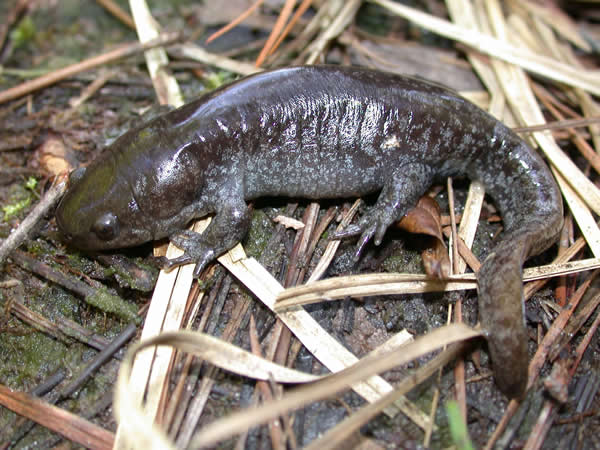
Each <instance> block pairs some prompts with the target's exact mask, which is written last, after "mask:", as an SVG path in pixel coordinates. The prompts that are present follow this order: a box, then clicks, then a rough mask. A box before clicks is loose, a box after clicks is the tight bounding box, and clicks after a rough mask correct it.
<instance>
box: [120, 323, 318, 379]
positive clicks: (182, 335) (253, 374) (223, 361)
mask: <svg viewBox="0 0 600 450" xmlns="http://www.w3.org/2000/svg"><path fill="white" fill-rule="evenodd" d="M152 346H169V347H174V348H177V349H178V350H181V351H183V352H186V353H191V354H193V355H195V356H198V357H199V358H202V359H204V360H205V361H207V362H210V363H211V364H214V365H215V366H218V367H220V368H221V369H225V370H228V371H230V372H233V373H237V374H238V375H244V376H247V377H250V378H254V379H258V380H269V379H270V378H272V379H273V380H274V381H276V382H278V383H307V382H309V381H314V380H316V379H318V378H319V377H318V376H316V375H311V374H307V373H303V372H299V371H297V370H294V369H290V368H287V367H285V366H281V365H279V364H275V363H274V362H272V361H269V360H268V359H264V358H261V357H258V356H256V355H254V354H252V353H250V352H247V351H246V350H243V349H241V348H239V347H237V346H235V345H233V344H230V343H228V342H226V341H223V340H221V339H218V338H216V337H214V336H211V335H208V334H205V333H200V332H197V331H187V330H180V331H174V332H168V333H161V334H159V335H158V336H154V337H152V338H150V339H147V340H144V341H142V342H139V343H138V344H136V345H135V346H132V347H131V349H130V350H129V351H130V352H131V354H136V353H138V352H139V351H140V350H142V349H145V348H148V347H152ZM123 367H124V369H123V370H128V371H131V358H129V359H127V361H126V362H125V361H124V363H123Z"/></svg>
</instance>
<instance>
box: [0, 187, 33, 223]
mask: <svg viewBox="0 0 600 450" xmlns="http://www.w3.org/2000/svg"><path fill="white" fill-rule="evenodd" d="M33 180H35V179H33ZM33 188H35V184H34V185H33ZM33 199H34V193H33V191H32V182H31V179H29V180H28V181H27V182H25V183H22V184H21V183H19V184H13V185H12V186H11V187H10V193H9V195H8V201H7V204H6V205H4V206H2V212H4V217H3V220H4V221H7V220H8V219H10V218H11V217H15V216H19V217H21V216H22V215H24V214H23V213H24V211H25V209H26V208H27V207H28V206H29V205H30V204H31V202H32V200H33Z"/></svg>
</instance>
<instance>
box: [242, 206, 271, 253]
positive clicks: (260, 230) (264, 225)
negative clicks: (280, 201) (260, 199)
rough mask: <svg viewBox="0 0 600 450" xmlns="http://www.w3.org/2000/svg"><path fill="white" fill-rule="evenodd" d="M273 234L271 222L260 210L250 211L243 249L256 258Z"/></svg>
mask: <svg viewBox="0 0 600 450" xmlns="http://www.w3.org/2000/svg"><path fill="white" fill-rule="evenodd" d="M272 234H273V222H271V219H269V217H268V216H267V215H266V214H265V213H264V212H263V211H261V210H254V211H253V212H252V221H251V222H250V230H249V231H248V235H247V236H246V238H245V240H244V249H245V250H246V253H247V254H248V255H249V256H252V257H254V258H257V257H258V256H260V255H261V254H262V253H263V251H264V250H265V247H266V246H267V243H268V242H269V239H270V238H271V235H272Z"/></svg>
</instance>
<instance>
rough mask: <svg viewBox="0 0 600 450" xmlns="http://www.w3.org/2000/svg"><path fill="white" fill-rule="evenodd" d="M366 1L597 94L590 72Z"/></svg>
mask: <svg viewBox="0 0 600 450" xmlns="http://www.w3.org/2000/svg"><path fill="white" fill-rule="evenodd" d="M370 1H372V2H373V3H377V4H378V5H380V6H383V7H384V8H386V9H388V10H389V11H391V12H392V13H394V14H397V15H399V16H402V17H404V18H406V19H408V20H410V21H411V22H413V23H415V24H417V25H419V26H421V27H423V28H425V29H427V30H429V31H432V32H434V33H437V34H440V35H442V36H445V37H447V38H448V39H452V40H455V41H457V42H460V43H462V44H465V45H468V46H469V47H472V48H473V49H475V50H477V51H479V52H481V53H484V54H487V55H489V56H493V57H496V58H498V59H501V60H504V61H506V62H509V63H511V64H515V65H517V66H519V67H522V68H523V69H526V70H528V71H531V72H533V73H536V74H538V75H541V76H543V77H545V78H549V79H551V80H554V81H558V82H561V83H564V84H567V85H570V86H574V87H580V88H582V89H585V90H587V91H589V92H591V93H593V94H596V95H600V82H599V81H598V75H597V74H596V73H594V72H591V71H585V70H577V69H574V68H573V67H571V66H569V65H566V64H562V63H560V62H558V61H556V60H554V59H552V58H547V57H544V56H540V55H538V54H536V53H534V52H531V51H529V50H524V49H520V48H516V47H514V46H512V45H509V44H507V43H505V42H502V41H501V40H499V39H495V38H493V37H491V36H489V35H487V34H484V33H480V32H478V31H475V30H470V29H466V28H462V27H459V26H457V25H454V24H452V23H450V22H448V21H446V20H443V19H439V18H437V17H435V16H432V15H429V14H426V13H423V12H421V11H418V10H416V9H413V8H409V7H407V6H403V5H400V4H398V3H394V2H391V1H390V0H370Z"/></svg>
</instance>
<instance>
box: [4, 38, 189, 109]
mask: <svg viewBox="0 0 600 450" xmlns="http://www.w3.org/2000/svg"><path fill="white" fill-rule="evenodd" d="M179 38H180V34H179V33H163V34H161V35H160V36H159V37H158V38H157V39H154V40H152V41H150V42H148V43H146V44H140V43H139V42H135V43H131V44H125V45H122V46H120V47H119V48H116V49H115V50H112V51H110V52H107V53H103V54H102V55H98V56H94V57H92V58H89V59H86V60H85V61H82V62H80V63H76V64H72V65H70V66H67V67H64V68H62V69H58V70H56V71H54V72H52V73H49V74H48V75H43V76H41V77H38V78H35V79H33V80H30V81H26V82H25V83H21V84H19V85H18V86H15V87H13V88H10V89H7V90H5V91H3V92H0V103H5V102H8V101H10V100H14V99H16V98H19V97H21V96H23V95H27V94H30V93H32V92H35V91H37V90H39V89H42V88H45V87H48V86H50V85H52V84H54V83H56V82H58V81H61V80H64V79H65V78H68V77H71V76H73V75H75V74H77V73H79V72H84V71H86V70H90V69H93V68H95V67H99V66H102V65H104V64H108V63H110V62H113V61H116V60H118V59H121V58H125V57H127V56H131V55H135V54H136V53H140V52H143V51H146V50H148V49H152V48H155V47H159V46H162V45H169V44H172V43H174V42H175V41H177V40H178V39H179Z"/></svg>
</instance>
